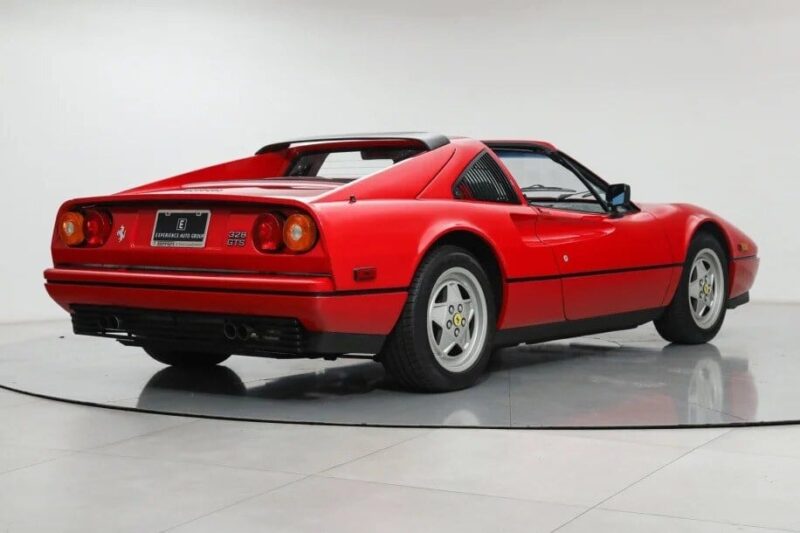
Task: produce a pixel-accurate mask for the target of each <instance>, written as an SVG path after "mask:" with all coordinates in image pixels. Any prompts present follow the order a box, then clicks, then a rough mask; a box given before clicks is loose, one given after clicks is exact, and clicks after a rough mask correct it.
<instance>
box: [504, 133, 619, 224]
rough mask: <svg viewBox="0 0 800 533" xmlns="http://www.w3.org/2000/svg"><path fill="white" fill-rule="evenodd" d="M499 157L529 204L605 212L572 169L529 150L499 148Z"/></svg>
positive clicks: (595, 190)
mask: <svg viewBox="0 0 800 533" xmlns="http://www.w3.org/2000/svg"><path fill="white" fill-rule="evenodd" d="M495 153H496V154H497V156H498V157H499V158H500V159H501V160H502V161H503V163H504V164H505V165H506V167H507V168H508V170H509V171H510V172H511V174H512V175H513V176H514V179H516V180H517V184H519V187H520V189H522V193H523V194H524V195H525V198H527V199H528V203H531V204H535V205H542V206H547V207H555V208H559V209H571V210H576V211H588V212H592V213H603V212H605V210H604V209H603V206H602V205H601V204H600V203H599V202H598V201H597V197H596V196H595V194H598V195H599V194H602V193H601V192H599V191H598V190H597V189H594V193H595V194H593V191H591V190H589V188H588V187H587V185H586V184H585V183H584V181H583V180H581V179H580V178H579V177H578V176H577V175H576V174H575V173H574V172H573V171H572V170H570V169H569V168H567V167H565V166H564V165H562V164H561V163H558V162H557V161H554V160H552V159H550V157H548V156H547V155H546V154H543V153H539V152H533V151H529V150H513V149H497V150H495Z"/></svg>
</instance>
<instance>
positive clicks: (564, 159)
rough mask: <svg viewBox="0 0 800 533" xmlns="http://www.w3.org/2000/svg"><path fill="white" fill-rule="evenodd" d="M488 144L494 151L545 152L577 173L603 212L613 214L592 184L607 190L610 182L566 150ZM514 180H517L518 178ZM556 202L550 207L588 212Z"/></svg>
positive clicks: (550, 157) (553, 159) (555, 161)
mask: <svg viewBox="0 0 800 533" xmlns="http://www.w3.org/2000/svg"><path fill="white" fill-rule="evenodd" d="M488 146H489V148H490V149H491V150H492V151H495V150H516V151H519V152H532V153H536V154H543V155H545V156H547V157H548V158H549V159H550V160H551V161H553V162H554V163H556V164H559V165H561V166H563V167H565V168H566V169H567V170H569V171H570V172H572V173H573V174H575V176H576V177H577V178H578V180H579V181H580V182H581V183H583V185H584V186H585V187H586V189H587V190H588V191H589V192H591V193H592V196H593V197H594V198H595V200H597V203H598V204H600V207H602V208H603V213H604V214H612V213H613V212H614V211H613V210H612V209H611V207H610V206H609V205H608V203H606V200H605V198H601V197H600V196H598V195H597V193H596V192H595V189H594V187H592V186H591V185H594V186H595V187H598V188H599V189H600V190H602V191H605V190H606V189H608V183H606V182H605V181H604V180H603V179H602V178H600V177H599V176H597V175H596V174H594V173H593V172H591V171H590V170H589V169H587V168H586V167H584V166H583V165H582V164H580V163H578V162H577V161H575V160H574V159H572V158H571V157H570V156H568V155H567V154H565V153H564V152H560V151H554V150H548V149H547V148H545V147H544V146H532V145H520V144H502V143H491V144H489V145H488ZM497 157H500V156H497ZM501 159H502V158H501ZM581 168H583V169H584V170H585V171H586V172H582V171H581ZM586 174H589V175H586ZM514 181H515V182H516V179H515V180H514ZM519 186H520V185H519V183H517V187H519ZM523 196H524V194H523ZM525 201H526V203H527V204H528V205H536V204H531V203H530V202H528V199H527V197H526V198H525ZM554 204H555V205H552V206H550V207H549V209H561V210H562V211H573V212H581V213H583V212H586V211H583V210H581V209H571V208H569V207H559V206H558V202H554Z"/></svg>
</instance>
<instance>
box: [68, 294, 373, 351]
mask: <svg viewBox="0 0 800 533" xmlns="http://www.w3.org/2000/svg"><path fill="white" fill-rule="evenodd" d="M72 328H73V331H74V332H75V333H76V334H77V335H92V336H97V337H107V338H112V339H116V340H118V341H119V342H121V343H122V344H125V345H127V346H148V345H150V346H152V345H159V346H164V345H168V346H170V347H173V348H180V349H185V350H191V349H198V350H203V351H215V352H220V353H230V354H236V355H252V356H259V357H283V358H290V357H325V356H331V355H342V354H347V353H360V354H375V353H378V352H379V351H380V350H381V347H382V346H383V341H384V339H385V336H383V335H370V334H360V333H340V332H316V331H308V330H307V329H305V328H304V327H303V325H302V324H301V323H300V321H299V320H297V319H296V318H291V317H264V316H249V315H228V314H217V313H194V312H186V311H163V310H155V309H138V308H129V307H105V306H93V305H73V306H72Z"/></svg>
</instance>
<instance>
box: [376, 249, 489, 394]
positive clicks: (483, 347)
mask: <svg viewBox="0 0 800 533" xmlns="http://www.w3.org/2000/svg"><path fill="white" fill-rule="evenodd" d="M496 316H497V315H496V309H495V300H494V294H493V292H492V284H491V283H490V282H489V279H488V278H487V276H486V271H485V270H484V268H483V266H482V265H481V264H480V263H479V262H478V260H477V259H475V257H474V256H472V255H471V254H470V253H468V252H467V251H466V250H463V249H462V248H458V247H455V246H441V247H439V248H436V249H434V250H433V251H431V252H430V253H429V254H428V255H427V256H426V257H425V259H424V260H423V262H422V264H421V265H420V267H419V269H418V270H417V273H416V275H415V276H414V281H413V282H412V284H411V288H410V289H409V295H408V300H407V302H406V305H405V308H404V309H403V313H402V315H401V317H400V320H399V321H398V323H397V325H396V326H395V329H394V331H393V332H392V334H391V335H390V336H389V338H388V339H387V341H386V345H385V346H384V349H383V351H382V352H381V353H380V354H379V360H380V361H381V362H382V363H383V365H384V367H386V370H387V372H388V373H389V374H390V375H391V376H393V377H394V378H395V380H397V381H398V382H400V384H401V385H403V386H405V387H408V388H413V389H417V390H426V391H448V390H456V389H462V388H465V387H469V386H471V385H472V384H474V383H475V381H477V380H478V379H479V377H480V375H481V373H482V372H483V369H484V368H485V367H486V364H487V363H488V360H489V356H490V354H491V350H492V340H493V336H494V329H495V322H496Z"/></svg>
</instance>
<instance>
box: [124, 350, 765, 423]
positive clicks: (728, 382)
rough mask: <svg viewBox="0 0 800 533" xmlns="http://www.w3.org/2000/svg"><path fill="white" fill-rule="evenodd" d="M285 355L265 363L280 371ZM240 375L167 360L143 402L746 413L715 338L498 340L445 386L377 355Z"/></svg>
mask: <svg viewBox="0 0 800 533" xmlns="http://www.w3.org/2000/svg"><path fill="white" fill-rule="evenodd" d="M281 363H284V364H285V365H286V368H287V369H288V368H292V366H291V365H289V364H288V362H280V361H278V362H273V364H271V365H270V371H272V372H277V371H278V370H279V369H280V368H281ZM301 366H302V367H304V368H305V369H304V370H299V371H298V369H297V367H296V366H295V367H294V371H291V372H287V373H286V374H283V375H275V376H273V377H267V378H261V379H248V380H245V379H243V378H242V377H240V375H239V374H237V373H236V372H234V371H233V370H232V369H231V368H228V367H225V366H220V367H217V368H213V369H210V370H202V371H199V370H195V371H187V370H182V369H178V368H164V369H162V370H160V371H159V372H157V373H156V374H155V375H153V376H152V378H151V379H150V380H149V381H148V382H147V385H146V386H145V387H144V389H143V390H142V392H141V394H140V396H139V399H138V403H137V406H138V407H139V408H140V409H145V410H152V411H166V412H171V413H192V414H198V415H208V416H222V417H233V418H251V419H259V420H277V421H299V422H320V423H343V424H378V425H410V426H440V425H456V426H487V427H587V426H591V427H620V426H632V427H637V426H676V425H709V424H725V423H737V422H743V421H747V420H752V419H753V417H754V416H755V414H756V409H757V392H756V388H755V384H754V382H753V377H752V375H751V374H750V372H749V370H748V361H747V360H746V359H741V358H732V357H723V356H722V355H721V354H720V352H719V350H718V349H717V348H716V347H715V346H714V345H711V344H707V345H699V346H677V345H669V346H666V347H664V348H662V349H654V348H650V347H639V346H634V345H625V346H619V345H617V344H615V343H609V342H604V341H597V342H595V341H594V340H586V339H581V340H577V341H574V342H572V343H550V344H543V345H532V346H521V347H516V348H510V349H505V350H501V351H499V352H498V353H496V354H495V356H494V360H493V362H492V365H491V368H490V371H489V372H488V373H487V374H486V376H485V378H484V380H483V381H482V382H481V383H479V384H478V385H477V386H475V387H473V388H471V389H468V390H464V391H458V392H454V393H448V394H435V395H431V394H416V393H413V392H408V391H404V390H401V389H399V388H398V387H396V386H395V385H394V384H393V383H392V382H390V381H388V380H387V378H386V377H385V375H384V372H383V369H382V367H381V365H379V364H377V363H375V362H372V361H362V360H353V361H346V362H341V361H340V362H337V363H335V364H327V365H326V364H325V363H324V362H322V361H316V362H314V361H312V362H309V361H305V362H304V363H303V364H302V365H301Z"/></svg>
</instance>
